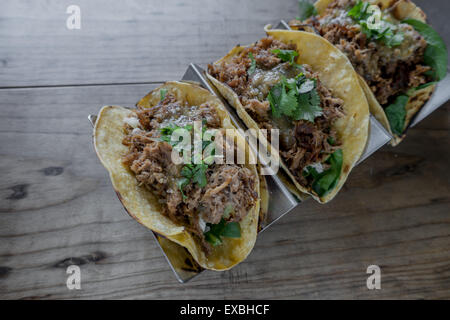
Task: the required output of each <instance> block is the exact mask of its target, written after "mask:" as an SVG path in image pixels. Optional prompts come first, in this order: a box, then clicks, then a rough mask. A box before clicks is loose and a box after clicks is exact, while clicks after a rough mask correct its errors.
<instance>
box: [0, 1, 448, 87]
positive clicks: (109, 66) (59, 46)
mask: <svg viewBox="0 0 450 320" xmlns="http://www.w3.org/2000/svg"><path fill="white" fill-rule="evenodd" d="M415 2H417V3H418V4H419V5H421V6H422V7H423V8H424V9H425V11H426V12H427V14H428V15H429V17H430V21H432V22H433V24H434V25H435V26H436V27H437V28H438V30H439V32H440V33H441V34H442V35H443V36H444V39H445V40H446V43H450V25H449V24H448V23H447V17H446V15H445V14H442V13H443V12H449V11H450V2H448V1H427V0H417V1H415ZM69 4H72V3H68V2H64V1H58V0H50V1H29V0H17V1H2V3H1V5H0V87H11V86H13V87H14V86H36V85H62V84H101V83H125V82H126V83H136V82H149V81H166V80H173V79H179V78H180V76H181V75H182V73H183V72H184V70H185V68H186V66H187V64H188V63H190V62H195V63H199V64H201V65H206V64H207V63H210V62H212V61H215V60H217V59H218V58H219V57H221V56H223V55H224V54H225V53H226V52H228V51H229V50H230V49H231V48H232V47H233V46H234V45H236V44H239V43H240V44H247V43H250V42H253V41H255V40H257V39H258V38H259V37H261V36H262V35H263V26H264V25H265V24H267V23H274V22H276V21H278V20H279V19H282V18H284V19H287V20H289V19H292V18H294V17H295V16H296V15H297V14H298V13H297V1H296V0H289V1H283V2H274V1H261V0H246V1H242V0H227V1H210V0H195V1H194V0H190V1H183V0H167V1H163V2H161V1H144V0H136V1H132V2H130V1H107V0H95V1H92V0H79V1H77V2H76V4H77V5H79V6H80V8H81V21H82V22H81V30H68V29H67V28H66V19H67V17H68V15H67V14H66V8H67V6H68V5H69Z"/></svg>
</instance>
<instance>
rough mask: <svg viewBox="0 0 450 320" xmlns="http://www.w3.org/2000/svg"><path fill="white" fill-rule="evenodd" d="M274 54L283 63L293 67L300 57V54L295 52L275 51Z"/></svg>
mask: <svg viewBox="0 0 450 320" xmlns="http://www.w3.org/2000/svg"><path fill="white" fill-rule="evenodd" d="M272 53H273V54H276V55H277V57H278V58H280V59H281V60H282V61H284V62H289V63H290V64H291V65H294V64H295V58H296V57H298V52H297V51H295V50H282V49H273V50H272Z"/></svg>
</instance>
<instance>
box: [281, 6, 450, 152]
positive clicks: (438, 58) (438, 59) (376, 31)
mask: <svg viewBox="0 0 450 320" xmlns="http://www.w3.org/2000/svg"><path fill="white" fill-rule="evenodd" d="M371 5H372V6H371ZM300 8H301V9H302V10H301V17H299V19H301V20H303V21H300V20H293V21H291V22H290V23H289V25H290V26H291V28H292V29H297V30H306V31H310V32H316V33H318V34H320V35H321V36H323V37H324V38H325V39H327V40H328V41H330V42H331V43H332V44H334V45H335V46H336V47H337V48H339V49H340V50H341V51H342V52H343V53H345V54H346V56H347V57H348V58H349V60H350V61H351V63H352V65H353V67H354V68H355V70H356V72H357V73H358V74H359V76H360V81H361V86H362V87H363V89H364V91H365V93H366V96H367V100H368V102H369V107H370V111H371V113H372V114H373V115H374V116H375V117H376V118H377V119H378V120H379V121H380V122H381V123H382V124H383V125H384V126H385V128H386V129H387V130H389V131H390V132H391V134H392V135H393V137H394V139H393V140H392V142H391V143H392V145H397V144H398V143H400V142H401V141H402V140H403V139H404V137H405V133H406V130H407V129H408V126H409V124H410V123H411V121H412V119H413V117H414V116H415V115H416V114H417V113H418V112H419V111H420V109H421V108H422V107H423V106H424V105H425V103H426V102H427V101H428V99H429V98H430V97H431V95H432V93H433V91H434V89H435V85H436V82H437V81H439V80H442V79H443V78H444V77H445V75H446V73H447V59H448V56H447V49H446V46H445V43H444V42H443V40H442V39H441V37H440V36H439V35H438V34H437V32H436V31H434V30H433V29H432V28H431V27H430V26H429V25H427V24H426V15H425V13H424V12H423V11H422V10H421V9H420V8H419V7H417V6H416V5H415V4H414V3H413V2H411V1H409V0H372V1H361V0H318V1H317V2H316V3H315V4H314V6H313V5H312V4H309V3H307V2H305V1H301V2H300ZM377 8H379V9H377Z"/></svg>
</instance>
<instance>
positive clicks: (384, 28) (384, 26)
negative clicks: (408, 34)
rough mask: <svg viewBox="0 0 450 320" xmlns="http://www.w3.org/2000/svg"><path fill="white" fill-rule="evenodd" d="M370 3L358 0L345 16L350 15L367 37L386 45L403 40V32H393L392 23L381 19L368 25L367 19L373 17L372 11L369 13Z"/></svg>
mask: <svg viewBox="0 0 450 320" xmlns="http://www.w3.org/2000/svg"><path fill="white" fill-rule="evenodd" d="M369 6H370V3H369V2H363V1H361V0H359V1H358V2H357V3H356V5H354V6H353V7H352V8H351V9H350V11H349V12H348V13H347V16H349V17H351V18H352V19H353V20H354V21H355V22H356V23H358V24H359V25H360V26H361V31H362V32H363V33H364V34H365V35H366V36H367V38H369V39H373V40H377V41H381V42H383V43H384V44H385V45H386V46H388V47H390V48H391V47H395V46H398V45H400V44H401V43H402V42H403V40H404V38H405V37H404V34H403V33H402V32H396V33H395V32H394V30H396V29H397V27H396V26H395V25H393V24H392V23H390V22H388V21H386V20H383V19H381V20H380V21H379V22H377V23H376V26H373V24H374V21H372V23H371V24H370V25H369V23H368V22H369V21H370V20H371V19H372V17H373V13H369V12H368V9H369Z"/></svg>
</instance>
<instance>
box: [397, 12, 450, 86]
mask: <svg viewBox="0 0 450 320" xmlns="http://www.w3.org/2000/svg"><path fill="white" fill-rule="evenodd" d="M403 22H404V23H407V24H409V25H411V26H412V27H414V29H415V30H416V31H417V32H419V33H420V34H421V35H422V37H424V38H425V40H426V41H427V44H428V45H427V48H426V49H425V53H424V62H425V64H426V65H428V66H430V67H431V68H432V69H433V70H432V76H433V78H434V79H435V80H438V81H440V80H442V79H443V78H445V76H446V74H447V64H448V53H447V46H446V45H445V42H444V40H442V38H441V37H440V36H439V34H438V33H437V32H436V31H435V30H434V29H433V28H432V27H431V26H429V25H427V24H426V23H423V22H421V21H419V20H415V19H406V20H404V21H403Z"/></svg>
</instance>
